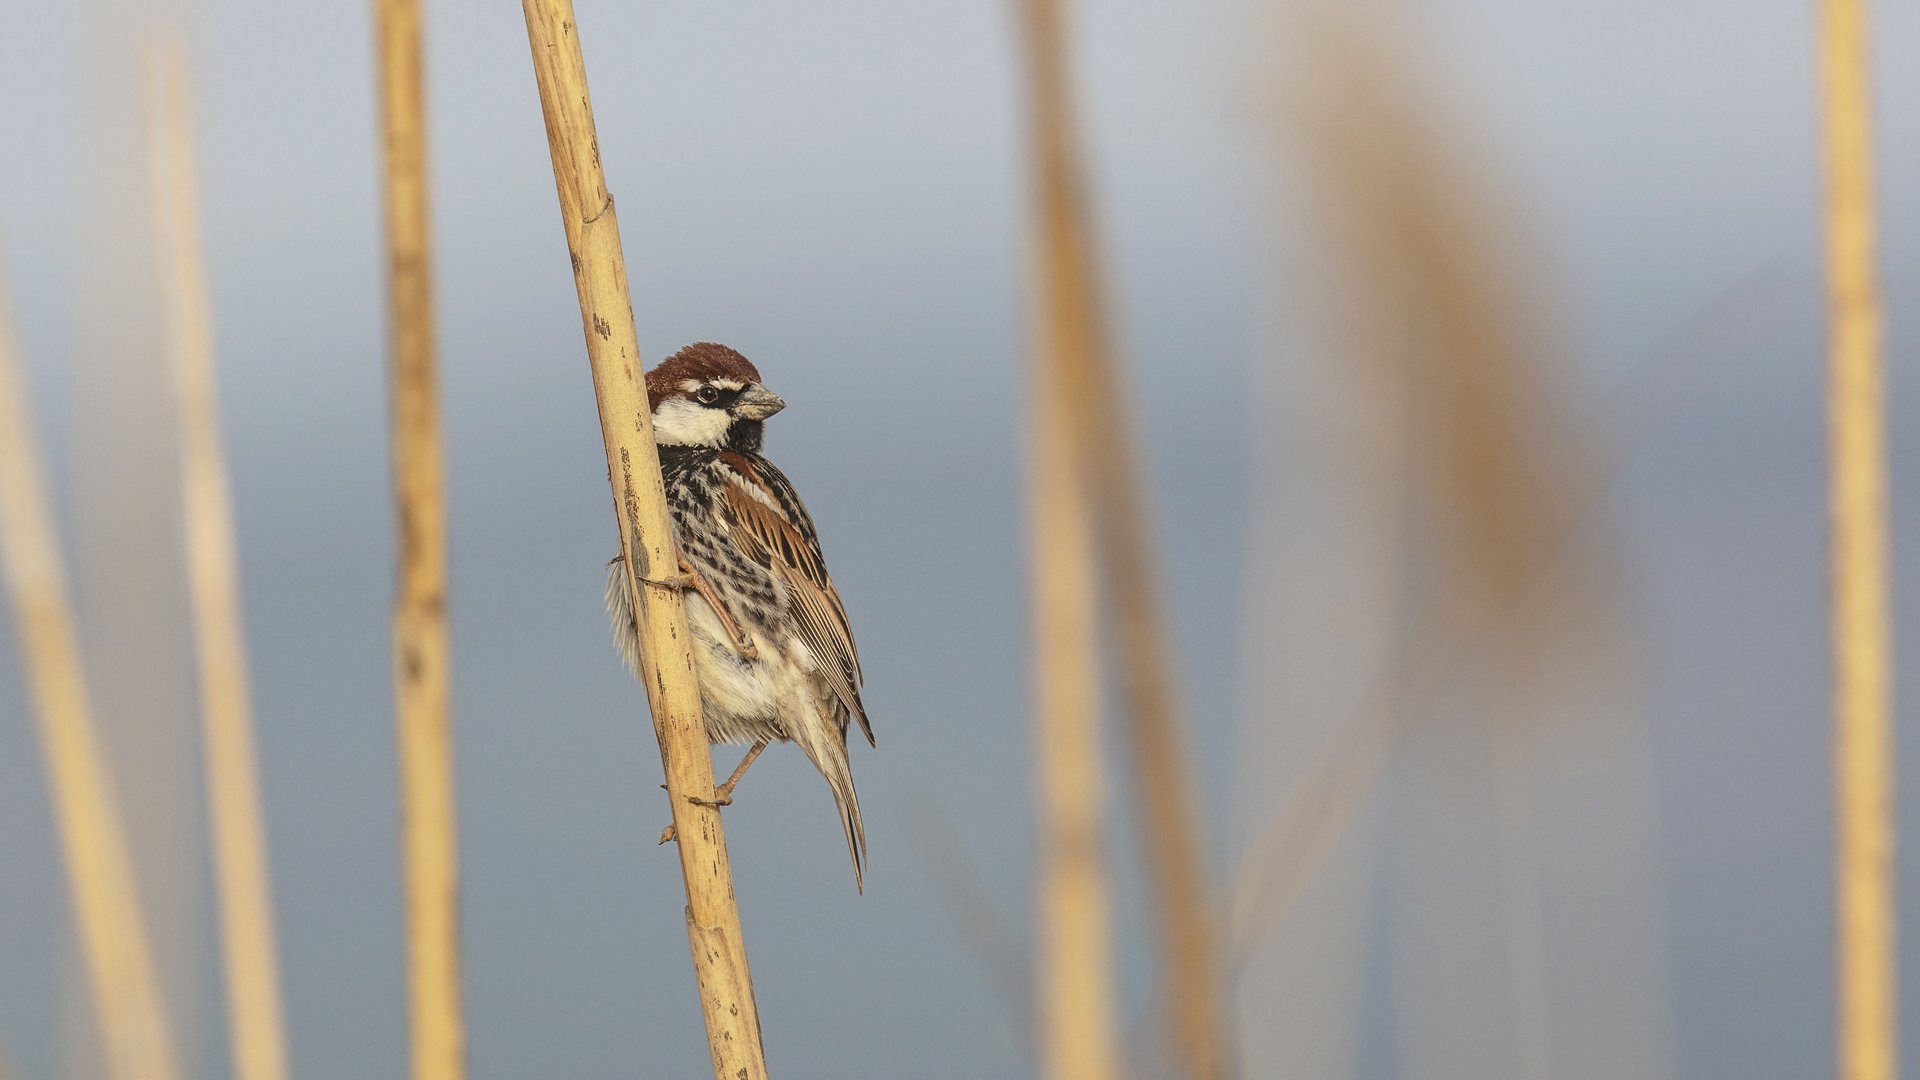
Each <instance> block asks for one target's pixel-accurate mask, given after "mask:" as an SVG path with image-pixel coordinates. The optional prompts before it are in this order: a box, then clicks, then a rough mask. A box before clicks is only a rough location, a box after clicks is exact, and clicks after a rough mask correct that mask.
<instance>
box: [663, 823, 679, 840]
mask: <svg viewBox="0 0 1920 1080" xmlns="http://www.w3.org/2000/svg"><path fill="white" fill-rule="evenodd" d="M678 839H680V832H679V830H677V829H675V828H674V827H673V822H671V821H669V822H667V827H666V828H664V829H661V830H660V842H661V843H663V844H664V843H666V842H667V841H669V840H678Z"/></svg>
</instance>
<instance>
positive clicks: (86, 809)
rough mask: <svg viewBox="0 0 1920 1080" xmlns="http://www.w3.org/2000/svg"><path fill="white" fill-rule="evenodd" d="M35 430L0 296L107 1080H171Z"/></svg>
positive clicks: (163, 1024)
mask: <svg viewBox="0 0 1920 1080" xmlns="http://www.w3.org/2000/svg"><path fill="white" fill-rule="evenodd" d="M0 285H3V283H0ZM34 431H35V425H34V423H33V417H32V408H31V404H30V398H29V397H28V394H27V390H26V385H25V381H24V380H23V379H22V378H21V376H20V372H19V365H18V363H17V361H16V360H15V358H14V354H13V327H12V319H11V315H10V313H9V311H8V310H7V305H6V296H5V290H4V288H3V287H0V544H4V557H5V564H6V566H5V570H6V581H7V592H8V596H9V598H10V599H11V601H12V606H13V617H14V626H15V634H16V636H17V638H18V640H19V642H20V647H21V651H22V653H23V656H22V665H21V666H22V667H23V668H24V669H25V673H26V678H27V684H28V690H29V692H30V694H31V697H32V700H33V706H34V713H35V718H36V721H37V724H38V728H39V734H40V746H41V753H42V757H43V763H44V768H45V770H46V775H47V782H48V786H49V787H50V788H51V789H52V794H53V800H54V816H55V819H56V820H57V822H58V823H59V830H60V843H61V851H62V856H63V860H64V862H65V865H66V871H67V888H68V891H69V893H70V894H71V902H72V905H73V921H74V926H75V929H76V932H77V933H78V935H79V938H80V946H81V953H82V955H83V957H84V959H85V963H86V970H87V983H88V988H89V990H90V991H91V993H92V1001H93V1009H94V1018H95V1023H96V1024H97V1025H98V1028H99V1032H100V1039H101V1042H102V1043H103V1044H104V1051H105V1052H104V1055H103V1057H104V1065H105V1069H106V1074H107V1076H108V1077H110V1078H111V1080H174V1078H175V1077H176V1076H178V1075H179V1072H178V1065H177V1061H176V1058H175V1053H174V1042H173V1034H172V1032H171V1031H170V1030H169V1027H168V1023H167V1015H166V1010H165V1008H164V1007H163V1004H162V1000H161V994H160V984H159V980H158V977H157V975H156V973H155V970H154V961H153V953H152V948H151V944H150V941H149V938H148V936H147V924H146V920H145V918H144V916H143V914H142V912H141V908H140V899H139V895H138V889H137V887H136V885H135V880H134V868H133V857H132V853H131V851H130V850H129V847H128V844H127V836H126V826H125V821H124V819H123V818H122V815H121V808H120V799H119V796H118V793H117V792H116V790H115V785H114V777H113V771H112V767H111V765H110V763H109V762H108V760H107V757H106V754H105V750H104V747H103V745H102V742H101V739H100V736H99V733H98V732H97V731H96V730H95V727H94V722H93V715H92V711H91V708H90V706H89V703H88V695H87V686H86V679H85V674H84V671H83V669H82V665H81V658H80V646H79V640H78V634H77V632H76V628H75V624H74V618H73V614H72V612H71V610H70V608H69V606H68V602H67V577H66V569H65V566H64V560H63V559H62V557H61V554H60V544H59V539H58V537H57V536H56V534H55V530H54V518H53V508H52V504H51V501H50V499H49V498H48V492H47V486H46V481H45V479H44V470H43V468H42V466H41V464H40V450H39V445H38V443H37V441H36V438H35V435H34Z"/></svg>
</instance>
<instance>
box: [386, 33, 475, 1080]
mask: <svg viewBox="0 0 1920 1080" xmlns="http://www.w3.org/2000/svg"><path fill="white" fill-rule="evenodd" d="M374 26H375V37H376V40H377V42H378V46H377V47H378V67H379V79H380V132H381V147H382V150H383V151H384V152H383V155H382V158H383V161H384V164H385V166H386V167H385V169H384V170H383V172H382V176H383V178H384V184H383V188H384V191H385V195H386V223H387V286H388V309H389V311H388V318H389V320H390V322H389V333H390V335H391V337H390V347H391V349H392V359H391V364H392V367H391V373H392V379H393V487H394V513H395V519H396V521H397V523H398V526H399V536H398V538H397V539H398V543H399V573H400V580H399V582H398V586H397V589H396V591H395V596H394V603H393V687H394V715H395V720H396V723H397V725H398V728H399V730H398V733H397V734H398V737H399V746H400V791H401V833H402V840H401V851H402V860H403V862H404V864H405V870H404V874H405V878H406V912H407V916H406V917H407V1018H408V1025H409V1028H410V1042H411V1062H412V1075H413V1080H460V1078H461V1077H462V1076H463V1075H465V1072H466V1064H465V1055H466V1029H465V1025H464V1022H463V1020H462V1016H461V1007H460V904H459V901H460V873H459V835H458V829H457V817H456V804H455V801H454V791H453V733H452V723H451V717H450V712H451V707H450V703H449V698H450V691H449V682H450V670H449V669H450V665H451V658H450V656H449V654H448V644H447V612H446V604H447V525H446V518H447V514H446V500H445V496H444V494H443V489H442V481H441V478H442V472H443V470H442V464H441V452H440V405H439V390H438V380H437V378H436V375H435V371H434V325H433V276H432V270H433V256H432V218H431V215H430V213H429V209H428V202H427V192H428V179H427V145H426V143H427V134H426V100H425V99H426V91H425V87H424V85H423V83H424V79H423V76H422V71H421V44H420V3H419V0H375V3H374Z"/></svg>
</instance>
